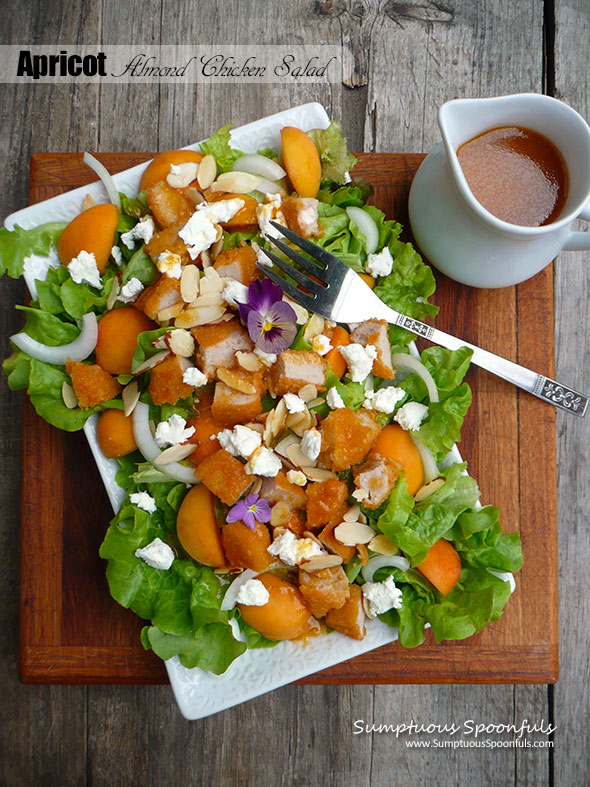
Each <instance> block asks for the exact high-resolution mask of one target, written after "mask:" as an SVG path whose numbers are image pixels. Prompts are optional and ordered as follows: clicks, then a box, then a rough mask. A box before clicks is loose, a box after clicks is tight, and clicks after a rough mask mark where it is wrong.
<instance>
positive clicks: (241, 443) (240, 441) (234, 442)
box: [217, 424, 262, 459]
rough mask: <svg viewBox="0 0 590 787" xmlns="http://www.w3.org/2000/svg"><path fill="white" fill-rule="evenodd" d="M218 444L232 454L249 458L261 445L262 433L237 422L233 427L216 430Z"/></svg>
mask: <svg viewBox="0 0 590 787" xmlns="http://www.w3.org/2000/svg"><path fill="white" fill-rule="evenodd" d="M217 439H218V441H219V445H220V446H221V447H222V448H225V450H226V451H227V452H228V453H230V454H231V455H232V456H241V457H243V458H244V459H249V458H250V457H251V456H252V454H253V453H254V451H256V449H257V448H259V447H260V446H261V445H262V435H261V434H260V432H255V431H254V429H250V428H249V427H247V426H243V425H242V424H237V425H236V426H234V428H233V429H222V431H221V432H218V434H217Z"/></svg>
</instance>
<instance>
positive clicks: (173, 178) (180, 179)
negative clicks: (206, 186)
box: [166, 161, 201, 189]
mask: <svg viewBox="0 0 590 787" xmlns="http://www.w3.org/2000/svg"><path fill="white" fill-rule="evenodd" d="M174 168H175V170H176V172H169V173H168V174H167V175H166V183H167V184H168V185H169V186H172V188H174V189H185V188H186V187H187V186H188V185H189V183H192V182H193V180H194V179H195V178H196V177H197V174H198V171H199V169H200V168H201V167H200V164H198V163H197V162H196V161H183V162H181V163H180V164H175V165H174ZM199 185H200V184H199Z"/></svg>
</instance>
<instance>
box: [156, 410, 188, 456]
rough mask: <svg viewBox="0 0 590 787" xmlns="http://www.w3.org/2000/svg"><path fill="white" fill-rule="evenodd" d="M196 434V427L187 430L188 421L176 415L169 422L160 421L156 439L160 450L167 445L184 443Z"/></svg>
mask: <svg viewBox="0 0 590 787" xmlns="http://www.w3.org/2000/svg"><path fill="white" fill-rule="evenodd" d="M194 433H195V427H194V426H189V427H188V429H187V428H186V421H185V420H184V418H183V417H182V416H181V415H178V414H177V413H174V414H173V415H171V416H170V418H169V419H168V420H167V421H160V423H159V424H158V426H157V427H156V434H155V439H156V443H157V444H158V445H159V446H160V448H164V446H165V445H178V443H184V442H186V440H188V439H189V437H192V436H193V435H194Z"/></svg>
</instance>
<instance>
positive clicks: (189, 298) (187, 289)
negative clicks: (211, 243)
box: [180, 265, 200, 303]
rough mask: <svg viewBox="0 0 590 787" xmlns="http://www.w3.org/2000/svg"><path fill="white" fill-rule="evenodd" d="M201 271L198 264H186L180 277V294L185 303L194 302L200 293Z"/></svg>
mask: <svg viewBox="0 0 590 787" xmlns="http://www.w3.org/2000/svg"><path fill="white" fill-rule="evenodd" d="M199 279H200V273H199V269H198V268H197V266H196V265H185V266H184V268H183V269H182V275H181V277H180V294H181V295H182V300H183V301H184V302H185V303H192V302H193V301H194V300H195V298H196V297H197V296H198V294H199Z"/></svg>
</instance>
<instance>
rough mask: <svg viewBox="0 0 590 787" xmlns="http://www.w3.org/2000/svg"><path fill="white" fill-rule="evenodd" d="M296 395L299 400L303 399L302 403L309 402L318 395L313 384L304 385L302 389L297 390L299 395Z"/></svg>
mask: <svg viewBox="0 0 590 787" xmlns="http://www.w3.org/2000/svg"><path fill="white" fill-rule="evenodd" d="M297 395H298V396H299V398H300V399H303V401H304V402H311V400H312V399H315V398H316V396H317V395H318V389H317V388H316V387H315V385H314V384H313V383H307V385H304V386H303V388H300V389H299V393H298V394H297Z"/></svg>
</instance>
